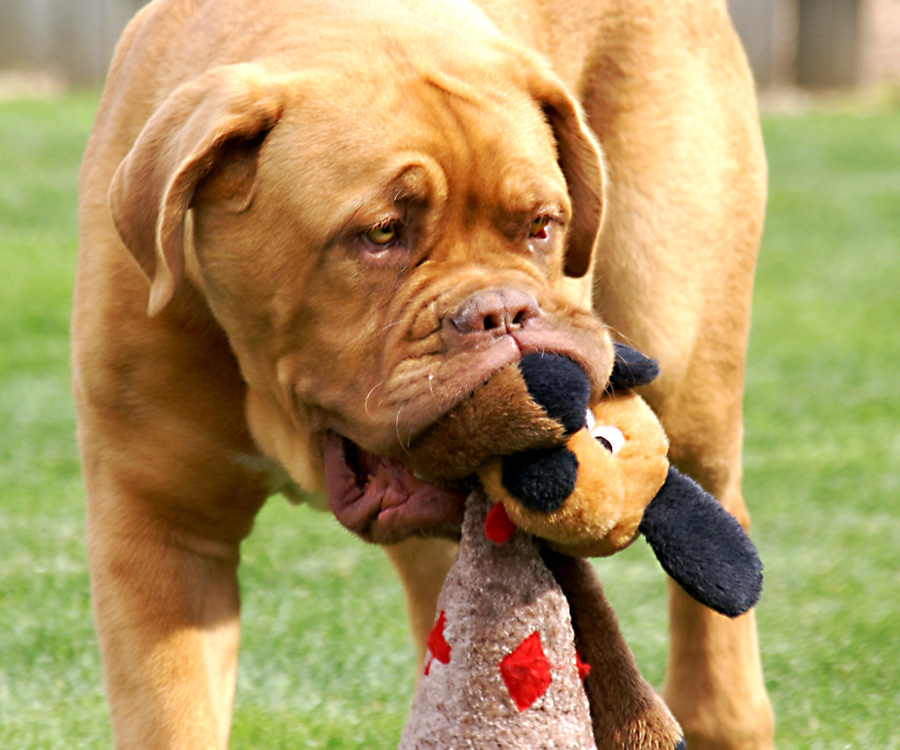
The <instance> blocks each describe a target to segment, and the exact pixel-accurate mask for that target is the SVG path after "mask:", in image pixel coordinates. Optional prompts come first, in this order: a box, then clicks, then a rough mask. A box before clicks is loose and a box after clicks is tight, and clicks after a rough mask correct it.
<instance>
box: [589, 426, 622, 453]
mask: <svg viewBox="0 0 900 750" xmlns="http://www.w3.org/2000/svg"><path fill="white" fill-rule="evenodd" d="M591 437H593V438H594V439H595V440H597V441H598V442H599V443H600V444H601V445H602V446H603V447H604V448H606V450H608V451H609V452H610V453H612V454H613V455H615V454H616V453H618V452H619V450H620V449H621V448H622V446H623V445H625V436H624V435H623V434H622V430H620V429H619V428H618V427H610V426H609V425H605V424H598V425H596V426H594V427H592V428H591Z"/></svg>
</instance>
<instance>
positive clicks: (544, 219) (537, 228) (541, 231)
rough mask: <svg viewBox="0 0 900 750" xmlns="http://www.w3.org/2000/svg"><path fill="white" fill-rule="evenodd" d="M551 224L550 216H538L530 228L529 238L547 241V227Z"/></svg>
mask: <svg viewBox="0 0 900 750" xmlns="http://www.w3.org/2000/svg"><path fill="white" fill-rule="evenodd" d="M549 224H550V217H549V216H538V217H537V218H536V219H535V220H534V221H532V222H531V226H530V227H528V236H529V237H531V238H533V239H537V240H545V239H547V226H548V225H549Z"/></svg>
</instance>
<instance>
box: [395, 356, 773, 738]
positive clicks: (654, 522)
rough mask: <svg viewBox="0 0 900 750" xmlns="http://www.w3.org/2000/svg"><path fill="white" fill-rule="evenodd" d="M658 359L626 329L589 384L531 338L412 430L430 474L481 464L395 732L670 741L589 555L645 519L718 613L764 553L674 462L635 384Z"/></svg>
mask: <svg viewBox="0 0 900 750" xmlns="http://www.w3.org/2000/svg"><path fill="white" fill-rule="evenodd" d="M656 372H657V369H656V366H655V363H654V362H652V360H648V359H646V358H644V357H643V356H641V355H640V354H638V353H637V352H635V351H634V350H631V349H629V348H627V347H622V346H618V347H617V359H616V366H615V367H614V369H613V373H612V375H611V377H610V385H609V387H608V388H607V393H606V394H604V395H602V397H600V398H592V395H591V394H590V389H589V386H588V385H587V379H586V378H585V376H584V374H583V372H582V371H581V370H580V368H579V367H578V366H577V365H576V364H575V363H574V362H572V361H571V360H568V359H565V358H562V357H558V356H556V355H552V354H551V355H544V356H542V355H530V356H529V357H525V358H524V359H523V360H522V361H521V362H520V363H519V364H518V365H517V366H512V367H509V368H507V369H506V370H504V371H501V372H500V373H498V374H497V375H496V376H494V378H492V379H491V380H489V381H488V382H487V383H486V384H485V385H484V386H482V387H481V388H480V389H478V390H476V391H475V393H473V394H472V396H471V398H470V399H469V400H468V401H467V402H464V403H463V404H462V405H461V406H460V407H458V408H457V409H455V410H454V411H453V412H451V413H450V414H448V415H447V416H446V417H445V418H444V420H442V421H441V422H440V423H438V424H437V425H436V426H435V427H434V428H432V429H431V430H430V431H429V432H428V433H426V434H425V435H423V436H422V438H421V439H420V440H419V442H418V444H416V445H414V446H413V456H414V458H415V459H417V460H418V461H419V463H420V466H421V467H422V470H423V471H426V470H430V477H431V478H437V479H442V480H454V479H457V478H460V477H464V476H467V475H470V474H472V473H475V474H477V476H478V478H479V480H480V484H481V487H482V488H483V489H478V490H476V491H475V492H473V494H472V495H471V496H470V498H469V500H468V503H467V508H466V518H465V522H464V527H463V535H462V541H461V546H460V553H459V555H458V557H457V560H456V563H455V564H454V567H453V569H452V570H451V571H450V573H449V575H448V576H447V580H446V582H445V584H444V588H443V590H442V592H441V596H440V599H439V601H438V608H439V616H438V619H437V621H436V623H435V628H434V629H433V630H432V634H431V637H430V638H429V641H428V647H429V657H428V661H427V662H426V669H425V674H424V675H423V676H422V678H421V680H420V683H419V686H418V688H417V692H416V697H415V701H414V705H413V712H412V715H411V718H410V721H409V723H408V724H407V727H406V729H405V731H404V734H403V738H402V740H401V745H400V747H401V749H402V750H412V749H413V748H415V749H416V750H424V749H425V748H442V749H444V750H453V749H454V748H460V749H461V748H480V749H487V748H534V749H535V750H536V749H538V748H571V749H580V748H597V749H598V750H613V748H630V749H631V750H663V749H665V750H669V749H671V748H675V747H678V746H679V743H681V738H680V730H679V728H678V725H677V724H676V722H675V721H674V719H673V718H672V716H671V714H670V713H669V712H668V709H667V708H666V707H665V705H664V704H663V703H662V701H661V699H659V698H658V696H656V694H655V693H654V691H653V690H652V688H650V686H649V685H648V684H647V683H646V682H645V681H644V680H643V678H642V677H641V676H640V673H639V672H638V670H637V667H636V665H635V663H634V659H633V657H632V655H631V652H630V651H629V649H628V648H627V646H626V644H625V643H624V641H623V639H622V637H621V634H620V633H619V630H618V626H617V625H616V621H615V617H614V616H613V614H612V610H611V609H610V607H609V605H608V604H607V602H606V600H605V599H604V597H603V593H602V589H601V587H600V584H599V582H598V581H597V579H596V575H595V574H594V571H593V567H592V566H591V565H590V564H589V563H588V562H587V561H585V560H583V559H581V558H582V557H584V556H596V555H608V554H612V553H613V552H616V551H618V550H620V549H623V548H624V547H626V546H627V545H629V544H630V543H631V542H632V541H633V540H634V539H635V538H636V537H637V536H638V534H639V533H642V534H643V535H644V536H645V538H646V539H647V540H648V542H650V544H651V546H652V548H653V550H654V552H655V553H656V555H657V557H658V559H659V560H660V562H661V564H662V566H663V568H664V569H665V570H666V571H667V572H668V573H669V574H670V575H671V576H672V577H673V578H674V579H675V580H676V581H678V582H679V583H680V584H681V585H682V586H683V587H684V588H685V590H686V591H688V593H690V594H691V595H692V596H694V597H695V598H696V599H698V601H700V602H702V603H703V604H706V605H707V606H710V607H712V608H713V609H715V610H717V611H719V612H721V613H723V614H726V615H728V616H736V615H738V614H741V613H743V612H745V611H746V610H747V609H749V608H750V607H751V606H753V604H755V602H756V600H757V598H758V596H759V591H760V587H761V565H760V563H759V559H758V557H757V556H756V552H755V549H754V548H753V546H752V543H751V542H750V541H749V539H748V538H747V536H746V534H744V532H743V530H742V529H741V527H740V526H739V524H738V523H737V522H736V521H735V520H734V519H733V518H732V517H731V516H730V515H728V514H727V513H726V512H725V511H724V510H723V509H722V508H721V506H720V505H719V504H718V502H717V501H716V500H715V499H714V498H712V497H710V496H709V495H707V494H706V493H705V492H703V490H701V489H700V488H699V487H698V486H697V485H696V484H694V483H693V482H692V481H691V480H689V479H687V478H686V477H684V476H683V475H681V474H679V473H678V472H677V471H676V470H675V469H673V468H672V467H670V466H669V464H668V460H667V457H666V454H667V450H668V442H667V440H666V438H665V435H664V433H663V430H662V427H661V426H660V424H659V422H658V421H657V419H656V417H655V415H654V414H653V412H652V411H651V410H650V409H649V407H648V406H647V405H646V404H645V403H644V402H643V400H642V399H640V397H639V396H637V395H636V394H634V393H632V392H631V388H633V387H636V386H638V385H641V384H643V383H646V382H649V381H650V380H652V379H653V377H655V376H656ZM592 401H593V403H591V402H592ZM589 404H590V411H589V410H588V406H589ZM576 654H577V656H576Z"/></svg>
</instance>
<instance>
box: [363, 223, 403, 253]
mask: <svg viewBox="0 0 900 750" xmlns="http://www.w3.org/2000/svg"><path fill="white" fill-rule="evenodd" d="M363 236H364V237H365V238H366V239H367V240H368V241H369V242H371V243H372V244H373V245H377V246H378V247H387V246H388V245H391V244H393V243H394V242H396V241H397V238H398V237H399V236H400V222H399V221H397V220H396V219H390V220H388V221H383V222H381V223H380V224H376V225H375V226H374V227H372V228H371V229H368V230H366V231H365V232H364V233H363Z"/></svg>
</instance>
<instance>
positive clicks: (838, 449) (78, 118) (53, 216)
mask: <svg viewBox="0 0 900 750" xmlns="http://www.w3.org/2000/svg"><path fill="white" fill-rule="evenodd" d="M95 106H96V99H95V98H94V97H93V96H90V95H70V96H65V97H63V98H59V99H54V100H50V101H5V102H0V260H2V269H3V277H4V280H3V284H2V288H3V291H2V294H0V529H2V537H0V538H2V540H3V544H2V553H0V560H2V563H3V564H2V568H0V747H4V748H16V749H17V750H34V749H37V748H61V747H66V748H99V747H106V746H109V743H110V731H109V728H108V722H107V717H106V709H105V706H104V702H103V695H102V687H101V684H100V668H99V660H98V655H97V649H96V646H95V643H94V637H93V631H92V623H91V615H90V607H89V602H88V593H87V592H88V576H87V572H86V562H85V550H84V541H83V511H82V504H83V495H82V489H81V484H80V479H79V473H78V471H79V470H78V464H77V458H76V451H75V445H74V418H73V410H72V403H71V398H70V394H69V371H68V360H67V358H68V351H67V347H68V344H67V326H68V311H69V299H70V289H71V279H72V273H73V265H74V258H75V244H76V219H75V203H76V188H75V182H76V172H77V168H78V163H79V160H80V157H81V151H82V149H83V145H84V142H85V139H86V136H87V133H88V130H89V128H90V123H91V118H92V115H93V110H94V107H95ZM765 133H766V140H767V144H768V150H769V158H770V167H771V206H770V213H769V219H768V229H767V233H766V238H765V242H764V247H763V251H762V255H761V259H760V265H759V275H758V283H757V293H756V309H755V317H754V327H753V338H752V345H751V352H750V366H749V372H748V390H747V401H746V403H747V426H746V481H745V488H746V494H747V496H748V499H749V502H750V506H751V509H752V510H753V511H754V529H753V534H754V538H755V539H756V541H757V544H758V546H759V548H760V551H761V554H762V557H763V559H764V561H765V563H766V588H765V592H764V595H763V600H762V605H761V606H760V608H759V623H760V631H761V641H762V649H763V660H764V666H765V671H766V678H767V681H768V685H769V689H770V692H771V697H772V701H773V703H774V706H775V711H776V716H777V720H778V744H779V747H780V748H782V750H785V749H787V748H797V749H798V750H799V749H803V750H810V749H817V748H849V747H852V748H879V749H883V748H900V734H898V732H897V731H896V729H895V726H896V713H897V707H898V706H900V637H898V633H900V387H898V375H897V368H898V365H900V111H882V112H879V113H869V114H834V113H832V114H822V113H819V114H806V115H794V116H786V115H785V116H777V117H775V116H773V117H769V118H767V120H766V123H765ZM599 568H600V570H601V573H602V576H603V578H604V580H605V581H606V585H607V589H608V593H609V595H610V598H611V599H612V600H613V603H614V604H615V606H616V608H617V611H618V613H619V616H620V618H621V622H622V626H623V629H624V630H625V631H626V635H627V637H628V639H629V641H630V643H631V644H632V647H633V649H634V651H635V653H636V655H637V657H638V661H639V662H640V664H641V666H642V668H643V670H644V672H645V674H646V675H647V676H648V677H649V678H650V679H651V680H652V681H654V682H655V683H657V684H658V683H659V682H660V680H661V678H662V667H663V664H664V660H665V658H664V657H665V648H666V638H665V627H666V626H665V604H664V596H663V581H662V576H661V575H660V574H659V572H658V569H657V566H656V564H655V562H654V561H653V559H652V557H651V556H650V554H649V553H648V551H647V549H646V545H643V544H642V543H638V544H637V545H635V546H634V547H633V548H631V549H630V550H628V551H627V552H625V553H623V554H622V555H619V556H618V557H616V558H614V559H612V560H608V561H603V562H602V563H600V565H599ZM241 581H242V587H243V591H244V615H245V625H244V630H243V650H242V653H241V665H240V673H239V680H238V693H237V699H236V707H235V718H234V730H233V735H232V747H234V748H256V747H270V748H348V749H352V750H358V749H359V748H366V749H367V750H380V749H382V748H384V749H387V748H393V747H396V742H397V737H398V734H399V731H400V729H401V727H402V725H403V722H404V719H405V715H406V710H407V704H408V701H409V698H410V695H411V689H412V678H413V670H414V668H413V664H412V651H411V649H410V647H409V645H408V642H407V637H406V625H405V621H404V616H403V603H402V596H401V592H400V588H399V586H398V584H397V583H396V581H395V580H394V578H393V577H392V574H391V571H390V569H389V566H388V565H387V563H386V562H385V560H384V559H383V557H382V556H381V554H380V553H379V552H378V551H377V550H375V549H373V548H370V547H366V546H364V545H363V544H361V543H360V542H357V541H355V540H354V539H352V538H350V537H349V536H348V534H346V533H344V532H342V531H341V530H340V529H338V528H337V527H336V525H335V523H334V522H332V521H331V520H330V519H329V518H328V517H326V516H323V515H316V514H314V513H312V512H310V511H308V510H307V509H305V508H294V507H291V506H289V505H288V504H287V503H286V502H284V501H283V500H281V499H279V498H275V499H273V501H271V502H270V503H269V504H268V505H267V506H266V508H265V509H264V510H263V512H262V514H261V516H260V518H259V521H258V524H257V529H256V531H255V533H254V534H253V536H252V537H251V538H250V540H249V541H248V542H247V543H246V545H245V548H244V565H243V567H242V572H241Z"/></svg>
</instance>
